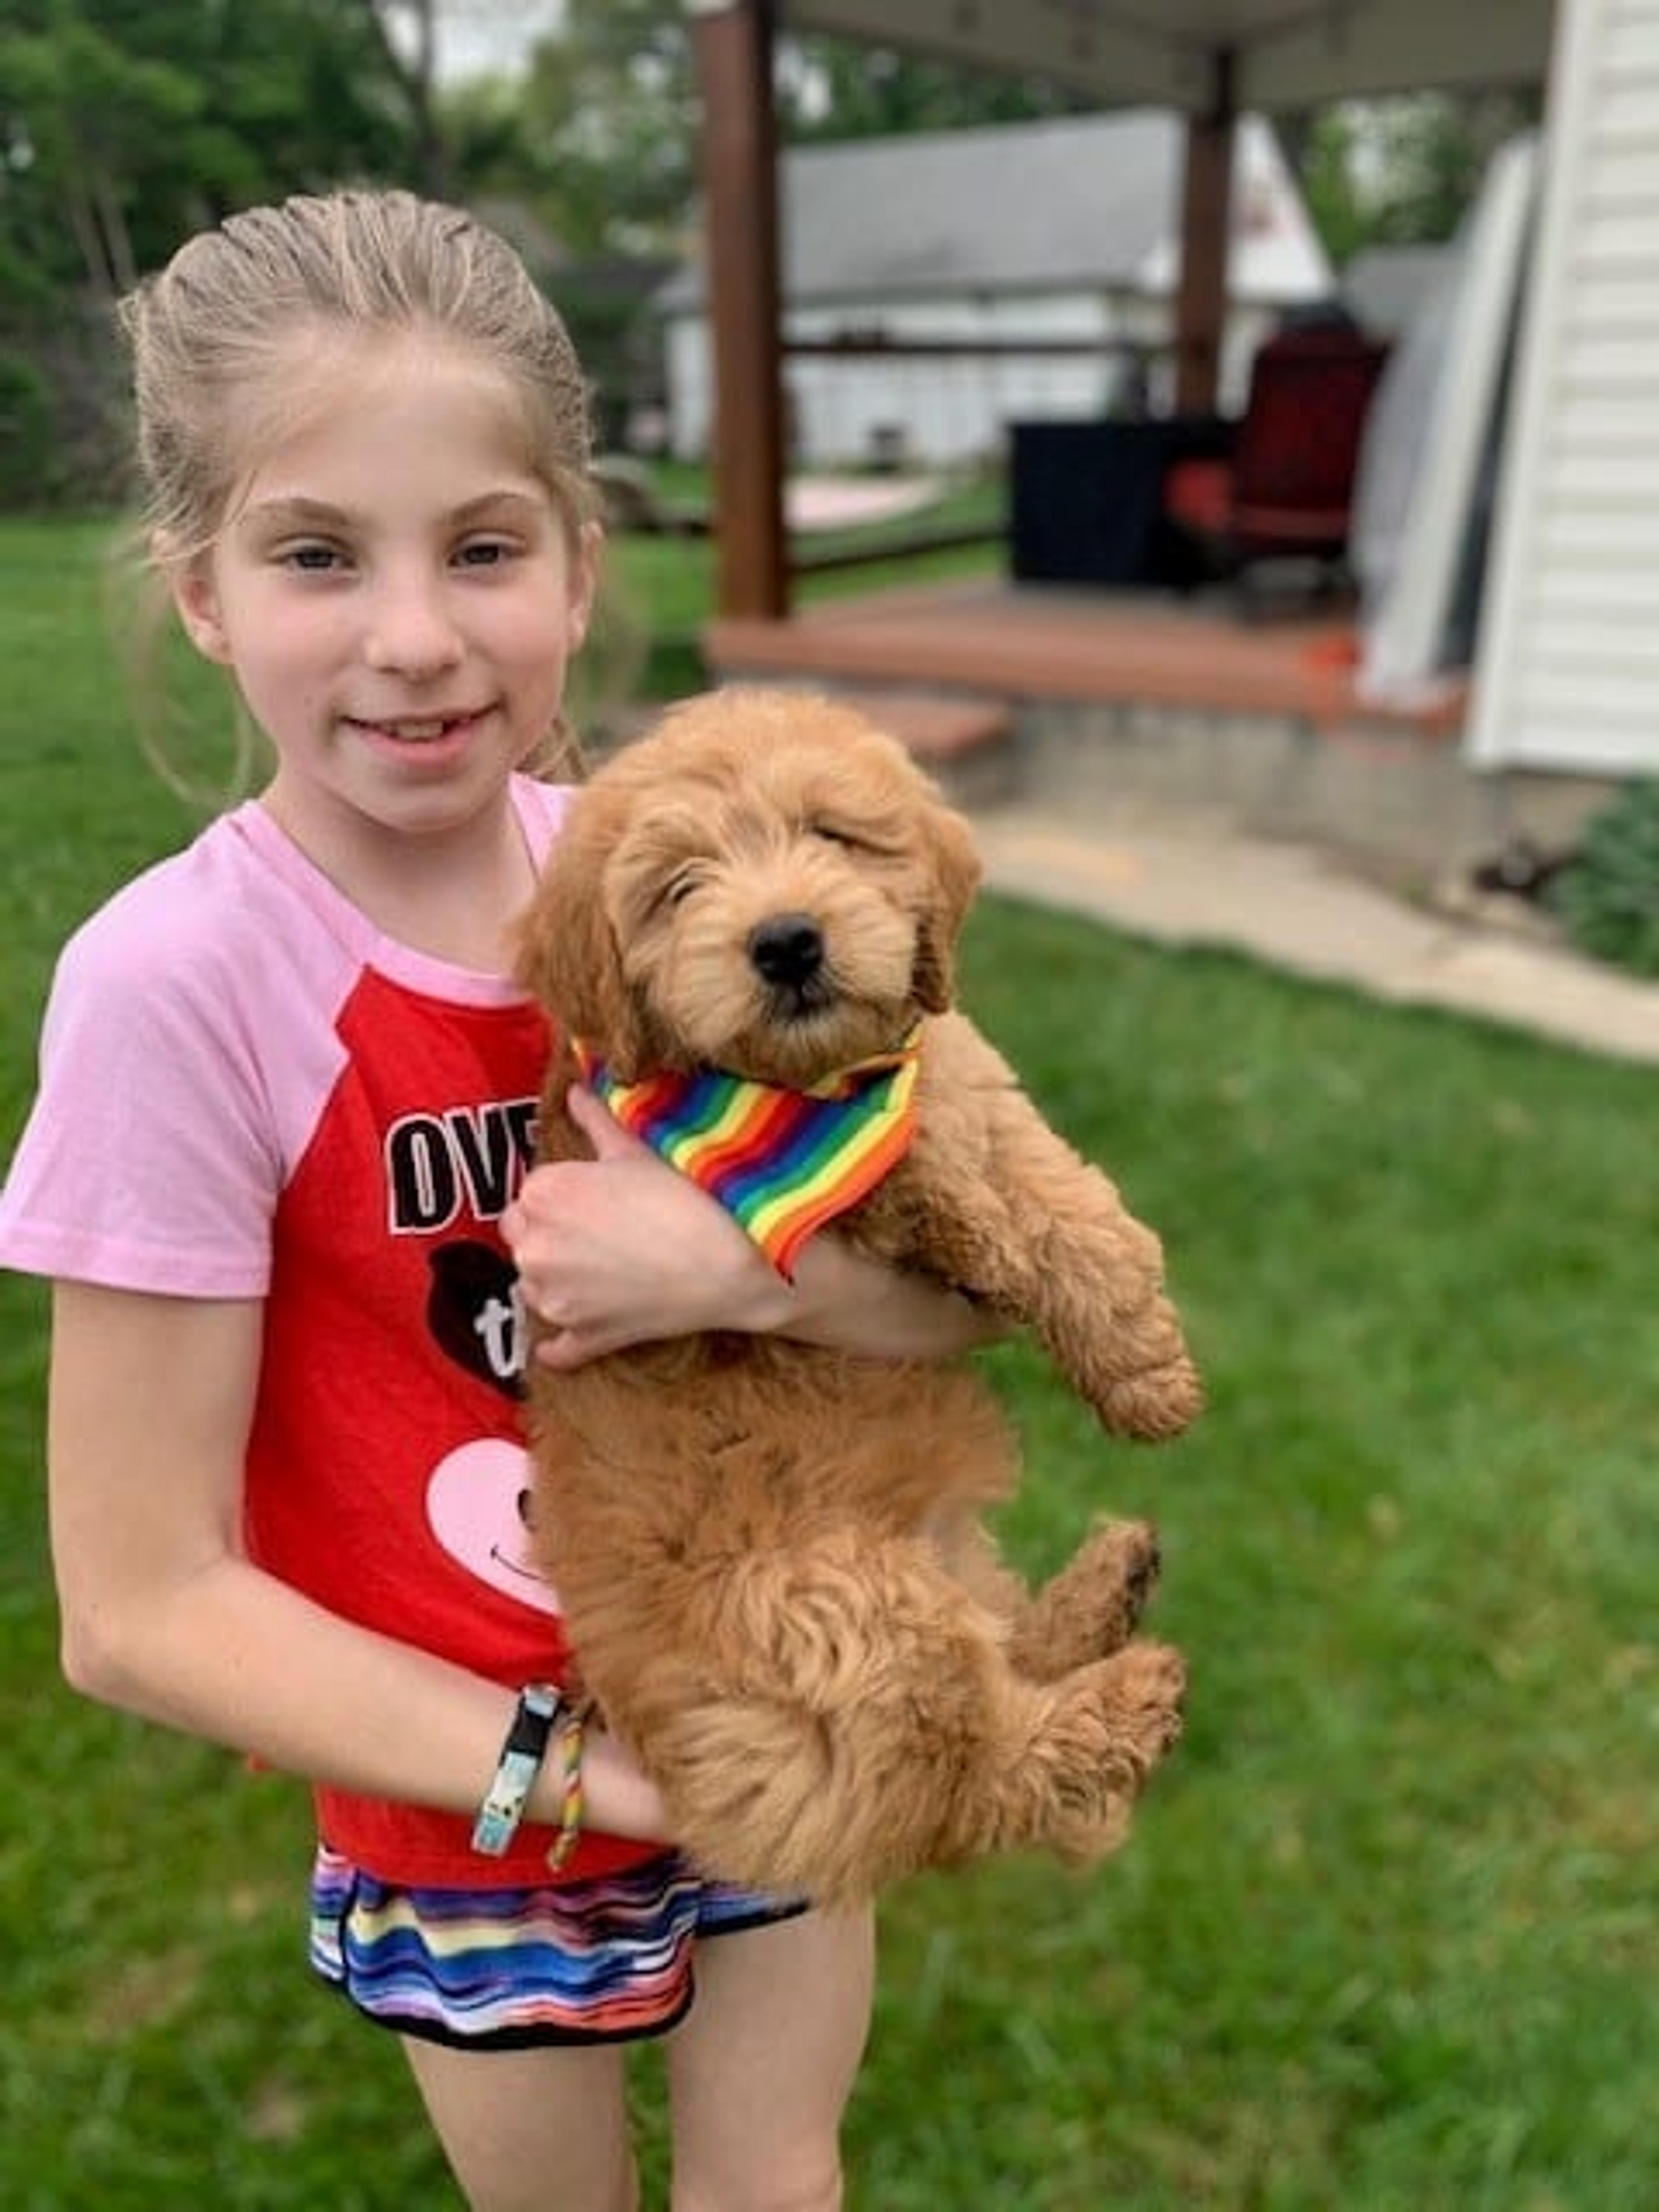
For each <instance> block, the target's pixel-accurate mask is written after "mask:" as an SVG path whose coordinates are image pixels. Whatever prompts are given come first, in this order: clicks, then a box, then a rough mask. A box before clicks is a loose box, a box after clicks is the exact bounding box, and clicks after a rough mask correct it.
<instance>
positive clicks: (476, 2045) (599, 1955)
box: [311, 1844, 806, 2051]
mask: <svg viewBox="0 0 1659 2212" xmlns="http://www.w3.org/2000/svg"><path fill="white" fill-rule="evenodd" d="M805 1910H806V1905H805V1900H804V1899H799V1898H776V1897H768V1896H765V1895H763V1894H760V1893H757V1892H756V1891H753V1890H742V1889H735V1888H732V1887H730V1886H728V1885H726V1884H724V1883H720V1882H709V1881H701V1880H700V1879H699V1878H698V1877H697V1875H695V1874H693V1873H691V1872H690V1869H688V1868H687V1866H686V1864H685V1863H684V1860H683V1859H681V1858H680V1857H678V1856H677V1855H676V1854H675V1853H673V1852H667V1853H665V1854H664V1856H663V1857H661V1858H655V1859H651V1860H648V1861H647V1863H646V1864H645V1865H643V1866H637V1867H629V1868H628V1869H626V1870H625V1871H624V1872H623V1873H621V1874H615V1875H599V1876H596V1877H595V1878H594V1879H593V1880H592V1881H578V1882H566V1883H564V1884H563V1885H562V1886H561V1887H552V1886H548V1887H538V1888H534V1889H404V1888H399V1887H396V1886H395V1885H393V1884H392V1883H389V1882H384V1881H378V1880H377V1879H376V1878H375V1876H374V1875H371V1874H366V1873H364V1871H363V1870H362V1868H361V1867H358V1866H355V1865H354V1864H353V1863H352V1862H351V1861H350V1860H349V1859H347V1858H343V1857H341V1855H340V1854H339V1852H337V1851H335V1850H331V1849H330V1848H329V1846H328V1845H327V1844H319V1847H318V1850H317V1857H316V1863H315V1865H314V1866H313V1870H312V1880H311V1963H312V1965H313V1967H314V1968H315V1969H316V1971H317V1972H318V1973H319V1974H320V1975H321V1976H322V1978H323V1979H324V1980H325V1982H328V1983H331V1984H332V1985H333V1986H334V1987H335V1988H336V1989H338V1990H343V1992H344V1993H345V1995H346V1996H349V1998H350V2000H351V2002H352V2003H353V2004H355V2005H356V2007H357V2008H358V2010H359V2011H360V2012H363V2013H366V2014H367V2015H368V2017H369V2018H370V2019H371V2020H374V2021H380V2024H381V2025H382V2026H383V2027H391V2028H395V2029H396V2030H397V2032H398V2033H399V2034H400V2035H413V2036H418V2037H421V2038H422V2039H425V2040H426V2041H428V2042H432V2043H448V2044H459V2045H465V2046H466V2047H468V2048H470V2049H473V2050H498V2051H499V2050H524V2049H526V2048H529V2047H531V2046H532V2045H538V2044H561V2043H565V2044H568V2043H615V2042H621V2041H624V2040H626V2039H629V2038H630V2037H635V2036H647V2035H660V2034H662V2033H664V2032H665V2030H666V2029H668V2028H671V2027H673V2026H674V2025H675V2024H676V2022H677V2021H680V2020H683V2019H684V2016H685V2015H686V2014H687V2012H689V2011H690V2007H691V2000H692V1996H693V1995H694V1990H693V1985H692V1948H693V1946H694V1944H695V1943H696V1941H697V1939H698V1938H699V1937H700V1936H721V1935H728V1934H732V1933H733V1932H735V1931H736V1930H737V1929H743V1928H759V1927H764V1926H766V1925H768V1924H769V1923H771V1922H773V1921H776V1920H787V1919H791V1918H793V1917H794V1916H795V1915H796V1914H797V1913H800V1912H804V1911H805Z"/></svg>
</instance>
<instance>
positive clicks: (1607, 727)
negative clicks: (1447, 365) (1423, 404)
mask: <svg viewBox="0 0 1659 2212" xmlns="http://www.w3.org/2000/svg"><path fill="white" fill-rule="evenodd" d="M1551 100H1552V106H1551V112H1550V115H1549V117H1548V118H1547V132H1546V142H1545V145H1546V153H1545V171H1544V181H1543V191H1542V197H1541V207H1540V226H1539V235H1538V240H1537V247H1536V252H1535V254H1534V262H1533V267H1532V271H1531V278H1530V284H1531V289H1530V294H1529V296H1528V301H1527V304H1526V308H1525V311H1524V315H1523V321H1522V334H1521V342H1520V348H1519V354H1518V360H1517V380H1516V392H1515V404H1514V409H1513V412H1512V415H1511V419H1510V429H1509V433H1508V436H1507V441H1506V444H1507V453H1506V459H1505V465H1504V476H1503V480H1502V483H1501V484H1500V486H1499V493H1498V511H1497V515H1496V518H1495V526H1494V532H1493V540H1492V564H1491V568H1490V570H1489V575H1488V586H1487V595H1486V612H1485V616H1484V618H1483V621H1482V623H1481V630H1480V643H1479V647H1478V651H1477V653H1476V659H1475V668H1474V698H1473V713H1472V717H1471V721H1470V726H1469V732H1468V751H1469V757H1470V758H1471V759H1472V760H1473V761H1474V763H1476V764H1477V765H1480V766H1482V767H1491V768H1503V767H1510V766H1515V767H1525V768H1535V769H1556V770H1562V771H1572V772H1579V773H1583V774H1589V775H1630V774H1647V775H1654V774H1659V0H1562V5H1561V9H1560V14H1559V31H1558V41H1557V51H1556V56H1555V62H1554V69H1553V80H1552V93H1551Z"/></svg>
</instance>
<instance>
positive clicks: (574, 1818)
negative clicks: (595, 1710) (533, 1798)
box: [547, 1705, 587, 1874]
mask: <svg viewBox="0 0 1659 2212" xmlns="http://www.w3.org/2000/svg"><path fill="white" fill-rule="evenodd" d="M586 1741H587V1709H586V1706H583V1705H567V1706H566V1707H565V1708H564V1710H563V1711H562V1714H561V1715H560V1718H559V1738H558V1748H559V1773H560V1778H561V1781H562V1797H561V1799H560V1803H559V1832H558V1834H557V1835H556V1836H555V1838H553V1843H552V1847H551V1849H550V1850H549V1852H548V1854H547V1863H548V1867H549V1869H550V1871H551V1872H552V1873H554V1874H558V1873H560V1872H561V1871H562V1869H563V1868H565V1867H566V1866H568V1864H569V1862H570V1859H571V1857H572V1855H573V1853H574V1850H575V1848H576V1846H577V1844H579V1843H580V1841H581V1836H582V1810H583V1804H584V1799H583V1793H582V1751H583V1747H584V1746H585V1745H586Z"/></svg>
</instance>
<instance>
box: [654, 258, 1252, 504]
mask: <svg viewBox="0 0 1659 2212" xmlns="http://www.w3.org/2000/svg"><path fill="white" fill-rule="evenodd" d="M1275 319H1276V318H1275V315H1274V313H1273V311H1272V310H1270V309H1267V308H1265V307H1234V309H1233V310H1232V312H1231V314H1230V315H1229V317H1228V319H1227V325H1226V329H1225V335H1224V339H1223V362H1222V376H1221V383H1220V404H1221V405H1222V407H1223V408H1224V409H1225V410H1235V411H1236V410H1238V409H1239V408H1241V407H1242V406H1243V397H1244V391H1245V387H1246V385H1247V382H1248V379H1249V364H1250V362H1251V359H1252V358H1253V356H1254V355H1255V349H1256V347H1257V346H1258V344H1259V343H1261V339H1262V338H1263V337H1265V336H1266V335H1267V331H1268V330H1269V329H1271V327H1272V326H1273V322H1274V320H1275ZM1170 325H1171V314H1170V308H1169V306H1168V304H1167V303H1166V302H1165V301H1163V300H1161V299H1152V298H1146V297H1144V296H1143V297H1139V298H1137V297H1134V296H1133V295H1110V294H1102V293H1096V294H1090V293H1084V292H1075V293H1064V294H1060V293H1056V294H1054V295H1050V296H1047V297H1031V296H1023V295H1018V294H1012V295H1009V294H1004V295H999V296H997V297H996V298H994V299H993V298H984V297H981V298H979V299H964V300H960V301H945V300H938V299H923V300H914V301H904V300H895V299H890V298H884V299H883V300H881V301H869V302H867V303H859V304H855V305H853V306H851V307H810V308H807V307H803V308H799V309H797V310H796V311H795V312H794V313H791V314H789V315H788V316H787V319H786V324H785V327H786V330H787V334H788V337H790V339H792V340H794V341H800V340H806V341H813V340H819V339H832V338H835V337H838V336H842V335H843V334H844V333H845V332H846V331H848V329H849V328H854V327H856V328H858V329H860V331H866V332H868V331H880V333H881V334H882V336H883V337H884V339H887V340H890V341H908V342H909V343H916V342H918V341H929V340H931V341H933V342H936V343H937V342H939V341H941V340H945V341H951V342H953V343H962V342H975V341H978V342H981V343H983V342H989V343H993V344H1000V345H1012V344H1017V343H1019V342H1020V341H1022V340H1024V341H1026V342H1029V343H1038V344H1041V343H1046V342H1051V341H1057V340H1058V341H1064V342H1066V343H1068V344H1069V343H1074V342H1076V341H1078V340H1079V339H1080V340H1083V341H1085V342H1086V343H1087V344H1088V345H1089V346H1090V347H1091V351H1089V352H1087V353H1079V354H1070V353H1065V354H1043V353H1028V354H1021V353H1018V352H1014V351H1009V352H1006V353H984V354H963V355H953V354H913V355H905V354H902V353H899V354H896V355H895V356H892V357H886V356H868V355H866V356H857V355H848V356H845V357H838V358H828V357H825V356H820V355H813V354H796V355H793V356H791V357H789V358H788V359H787V360H786V362H785V363H784V382H785V387H786V389H787V394H788V408H789V419H790V425H791V442H792V445H793V451H794V456H795V458H796V459H799V461H800V462H801V463H802V464H804V465H808V466H811V467H818V468H823V467H847V466H856V465H859V464H860V463H862V462H866V461H868V460H869V459H871V458H872V455H873V454H874V453H876V452H877V451H878V448H879V447H881V445H882V443H883V441H884V437H885V436H886V435H888V434H890V433H893V432H896V433H897V434H898V438H899V443H900V447H901V449H902V453H903V454H904V455H905V457H906V459H908V460H909V461H912V462H915V463H916V464H918V465H922V466H927V467H941V466H948V465H952V464H960V463H963V462H971V461H977V460H981V459H990V458H994V457H995V456H996V455H998V454H999V453H1000V452H1001V451H1002V449H1003V447H1004V445H1005V443H1006V433H1007V426H1008V425H1009V423H1010V422H1018V421H1020V420H1022V419H1025V418H1030V417H1037V418H1041V419H1043V420H1048V421H1053V420H1055V419H1064V418H1067V417H1073V416H1082V417H1089V418H1097V417H1099V416H1103V415H1104V414H1106V413H1107V412H1109V410H1110V409H1111V408H1112V406H1113V404H1115V402H1116V401H1117V399H1118V398H1119V397H1120V395H1121V382H1120V380H1121V376H1122V374H1123V373H1124V364H1125V363H1126V362H1127V359H1128V358H1129V356H1132V355H1133V354H1135V353H1136V352H1139V354H1140V355H1142V356H1144V357H1145V358H1146V360H1147V362H1149V364H1150V366H1149V374H1148V384H1147V396H1148V398H1149V399H1150V400H1151V401H1152V404H1154V405H1155V406H1159V407H1162V406H1164V405H1167V404H1168V403H1169V398H1170V392H1169V389H1168V387H1169V385H1170V374H1171V372H1170V362H1169V354H1168V349H1169V344H1170ZM667 360H668V371H669V388H670V391H671V393H672V395H673V397H672V408H671V421H672V441H673V447H674V451H675V452H676V453H677V454H678V455H679V456H680V457H681V458H682V459H693V458H696V457H699V456H701V455H702V454H704V453H707V451H708V441H709V436H710V429H711V412H712V406H713V400H712V395H711V393H710V390H709V377H708V325H707V324H706V322H705V321H704V319H703V318H702V316H701V315H676V316H674V317H673V318H672V319H671V321H670V323H669V326H668V338H667Z"/></svg>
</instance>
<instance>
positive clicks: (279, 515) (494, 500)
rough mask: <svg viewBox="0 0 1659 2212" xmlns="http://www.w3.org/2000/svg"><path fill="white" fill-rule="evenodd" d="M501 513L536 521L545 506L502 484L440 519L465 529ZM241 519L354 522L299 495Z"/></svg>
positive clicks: (346, 525) (291, 525)
mask: <svg viewBox="0 0 1659 2212" xmlns="http://www.w3.org/2000/svg"><path fill="white" fill-rule="evenodd" d="M504 510H506V511H508V512H512V513H521V514H523V515H524V516H526V518H528V519H539V518H541V517H542V516H544V514H545V512H546V504H545V501H542V500H540V499H538V498H536V497H535V496H534V495H532V494H531V493H529V492H524V491H519V490H516V489H513V488H511V487H510V486H507V485H505V484H504V485H502V486H501V489H499V490H496V491H486V492H480V493H479V495H477V498H476V499H469V500H464V501H462V503H461V505H460V506H459V507H453V508H452V509H451V511H450V512H449V513H447V514H446V515H444V516H443V517H442V518H441V520H442V521H443V523H444V524H445V526H447V528H449V529H453V530H465V529H467V528H468V527H469V526H471V524H473V523H474V522H477V520H479V519H480V518H481V517H483V516H485V515H495V514H500V513H502V512H503V511H504ZM243 519H244V520H246V521H248V522H252V523H257V524H258V526H260V527H261V528H262V529H271V528H277V529H283V528H287V529H294V530H328V531H343V530H349V529H350V528H351V527H352V526H353V525H354V523H355V522H356V517H355V516H354V515H353V514H352V513H350V512H349V509H347V508H345V507H335V506H333V505H332V504H331V502H330V501H327V500H324V499H312V498H309V497H308V496H307V495H305V494H303V493H296V494H295V495H293V496H291V497H289V496H286V495H279V496H278V497H276V498H274V499H267V500H260V501H256V502H255V504H254V505H253V506H252V507H247V508H246V509H245V510H244V516H243Z"/></svg>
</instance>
